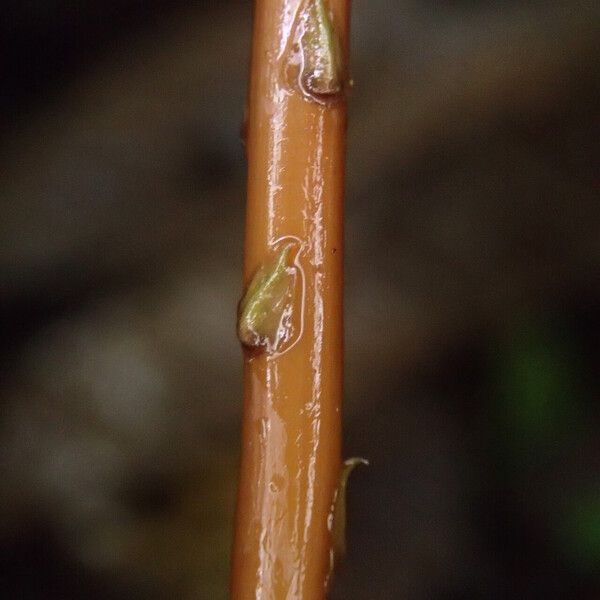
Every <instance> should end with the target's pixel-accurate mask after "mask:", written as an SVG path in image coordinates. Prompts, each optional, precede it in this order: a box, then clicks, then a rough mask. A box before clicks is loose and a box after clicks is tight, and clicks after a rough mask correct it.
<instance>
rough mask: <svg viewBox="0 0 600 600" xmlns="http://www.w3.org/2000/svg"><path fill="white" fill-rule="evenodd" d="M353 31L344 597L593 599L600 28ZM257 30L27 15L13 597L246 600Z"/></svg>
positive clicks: (7, 12)
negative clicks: (240, 318) (251, 124)
mask: <svg viewBox="0 0 600 600" xmlns="http://www.w3.org/2000/svg"><path fill="white" fill-rule="evenodd" d="M354 4H355V5H354V10H353V35H352V54H353V56H352V70H353V77H354V81H355V86H354V90H353V93H352V97H351V108H350V124H349V155H348V182H347V219H346V223H347V248H346V275H347V278H346V332H347V340H346V364H347V369H346V402H345V416H344V418H345V454H346V455H347V456H351V455H352V456H355V455H358V456H365V457H368V458H369V459H370V460H371V467H370V468H369V469H360V470H357V471H356V473H355V474H354V475H353V476H352V481H351V485H350V490H349V519H350V522H349V540H348V542H349V555H348V558H347V560H346V563H345V565H344V566H343V568H342V571H341V572H340V573H339V575H338V577H337V579H336V586H335V591H334V593H333V597H334V598H335V599H337V600H339V599H343V600H354V599H356V600H379V599H407V600H425V599H427V600H429V599H431V600H458V599H465V600H466V599H478V598H485V599H505V598H516V599H536V598H540V599H541V598H544V599H554V598H556V599H564V598H566V599H570V598H577V599H584V600H586V599H590V600H591V599H592V598H598V597H599V595H600V436H599V434H598V429H599V425H600V410H599V407H598V402H597V400H598V393H599V391H600V376H599V373H600V345H599V344H598V336H599V334H600V302H599V301H600V277H599V275H600V270H599V269H600V206H599V202H598V189H599V188H598V183H599V182H598V163H597V153H596V141H597V137H598V133H599V132H598V127H597V125H598V121H597V117H598V111H597V107H598V104H597V103H598V99H599V93H598V86H597V81H598V75H599V74H600V68H599V67H600V65H599V54H598V42H599V40H600V36H599V33H600V26H599V24H600V20H599V18H600V10H599V9H598V5H597V3H595V2H585V1H583V0H572V1H570V2H548V1H545V2H541V1H540V2H536V1H531V0H529V1H520V2H516V1H515V2H512V1H506V2H501V1H500V0H488V1H485V0H480V1H476V0H471V1H469V0H462V1H459V0H454V1H447V2H439V1H438V2H434V1H431V0H402V1H391V0H387V1H385V0H369V1H366V0H356V2H355V3H354ZM250 28H251V3H250V2H249V1H248V2H242V1H225V0H222V1H220V2H183V1H181V2H175V1H170V2H166V1H162V2H161V1H158V0H155V1H152V0H146V1H145V2H142V1H141V0H137V1H136V0H112V1H111V2H107V1H106V0H105V1H100V0H87V1H81V2H67V1H66V0H62V1H60V0H56V1H49V0H45V1H43V0H29V1H23V0H9V1H4V2H2V3H1V5H0V40H1V41H0V43H1V48H0V68H1V69H2V80H1V81H2V85H1V90H0V165H2V166H1V171H0V181H1V185H0V203H1V207H2V208H1V213H0V214H1V215H2V216H1V219H0V326H1V327H0V378H1V379H0V406H1V419H0V447H1V462H0V494H1V501H0V593H1V594H2V596H3V597H6V598H11V599H12V598H15V599H17V598H18V599H19V600H28V599H47V600H54V599H61V600H69V599H79V598H82V599H83V598H85V599H90V600H94V599H102V600H110V599H115V600H121V599H123V600H124V599H127V600H130V599H133V600H134V599H137V598H139V599H142V598H143V599H145V600H162V599H167V598H168V599H172V598H177V599H179V598H181V599H184V600H188V599H189V600H191V599H201V600H204V599H206V600H213V599H214V600H218V599H220V598H226V595H227V592H226V588H227V578H228V556H229V547H230V543H231V542H230V540H231V527H232V511H233V502H234V494H235V487H236V469H237V459H238V441H237V440H238V430H239V423H240V413H241V353H240V351H239V348H238V344H237V342H236V339H235V336H234V314H235V306H236V302H237V299H238V296H239V293H240V284H241V258H242V236H243V215H244V184H245V181H244V179H245V165H244V159H243V152H242V149H241V145H240V141H239V129H240V124H241V118H242V112H243V105H244V101H245V89H246V82H247V70H248V54H249V45H250Z"/></svg>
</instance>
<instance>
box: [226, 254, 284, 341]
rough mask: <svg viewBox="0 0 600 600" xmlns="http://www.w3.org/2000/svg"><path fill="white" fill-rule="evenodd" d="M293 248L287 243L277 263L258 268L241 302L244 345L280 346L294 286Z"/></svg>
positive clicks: (240, 314) (239, 310) (239, 331)
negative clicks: (289, 267) (291, 255)
mask: <svg viewBox="0 0 600 600" xmlns="http://www.w3.org/2000/svg"><path fill="white" fill-rule="evenodd" d="M291 247H292V244H286V245H285V246H284V247H283V248H282V249H281V251H280V252H279V254H278V255H277V257H276V258H275V260H274V261H273V262H269V263H267V264H264V265H263V266H262V267H260V269H258V271H257V272H256V273H255V275H254V277H253V278H252V280H251V281H250V284H249V285H248V288H247V290H246V293H245V294H244V297H243V298H242V299H241V301H240V304H239V307H238V337H239V339H240V341H241V342H242V344H244V346H248V347H250V348H258V347H266V348H267V349H269V350H270V349H274V348H275V347H276V346H277V342H278V341H279V338H280V335H281V333H282V332H281V329H282V318H283V315H284V312H285V310H286V307H287V306H288V304H289V298H290V292H291V288H292V285H293V274H291V273H290V272H289V269H288V266H287V259H288V254H289V252H290V249H291Z"/></svg>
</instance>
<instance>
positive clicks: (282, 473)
mask: <svg viewBox="0 0 600 600" xmlns="http://www.w3.org/2000/svg"><path fill="white" fill-rule="evenodd" d="M346 4H347V3H346V2H345V1H339V0H336V1H335V2H331V4H330V6H331V9H332V12H333V16H334V21H335V24H336V25H337V27H338V29H339V30H345V23H346V20H347V6H346ZM306 6H307V5H306V4H304V3H301V2H298V1H297V0H294V1H287V0H286V1H283V0H259V1H258V2H257V4H256V9H255V23H254V27H255V33H254V35H255V38H254V46H253V57H252V64H253V73H252V78H251V89H250V106H249V120H248V145H247V148H248V158H249V163H248V164H249V170H248V205H247V206H248V208H247V237H246V247H245V281H246V282H248V281H249V279H250V278H251V276H252V275H253V273H255V272H256V271H257V269H258V268H259V267H260V265H262V264H264V263H265V261H268V260H272V258H273V257H274V253H275V249H276V248H277V247H278V245H279V244H280V243H281V241H282V240H284V239H287V238H290V239H293V240H296V241H297V243H298V252H297V255H296V258H295V261H294V265H295V269H296V270H297V274H298V277H299V279H298V281H300V282H301V285H296V286H295V287H294V294H293V299H292V303H291V312H290V322H291V327H292V328H293V332H294V333H293V335H292V336H291V338H290V340H289V342H288V343H286V344H284V345H282V347H281V348H280V349H278V350H277V351H275V352H273V353H268V352H263V353H258V354H257V353H249V352H248V353H246V354H245V383H244V388H245V389H244V424H243V432H242V468H241V479H240V489H239V494H238V513H237V523H236V542H235V547H234V556H233V584H232V597H233V598H235V599H243V600H245V599H250V598H261V599H275V600H279V599H282V600H283V599H286V600H287V599H289V600H292V599H303V598H307V599H308V598H310V599H319V598H323V597H324V596H325V584H326V580H327V577H328V573H329V569H330V562H331V556H330V554H331V552H330V551H331V543H332V536H331V518H330V514H331V511H332V504H333V500H334V495H335V489H336V486H337V483H338V479H339V473H340V403H341V395H342V241H343V240H342V192H343V161H344V133H343V132H344V130H345V107H344V103H343V102H340V103H336V104H335V105H331V106H325V105H322V104H319V103H317V102H314V101H310V100H307V99H306V98H305V97H304V96H303V95H302V94H301V93H300V91H299V90H297V89H293V88H290V87H289V85H288V82H287V81H286V80H285V77H283V73H284V72H285V65H284V64H282V61H285V60H286V56H287V54H286V48H287V47H288V43H289V40H290V35H291V32H292V31H293V30H294V27H295V24H296V23H297V19H299V18H300V17H301V14H300V12H299V11H302V10H304V9H306Z"/></svg>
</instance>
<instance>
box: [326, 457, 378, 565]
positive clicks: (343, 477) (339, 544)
mask: <svg viewBox="0 0 600 600" xmlns="http://www.w3.org/2000/svg"><path fill="white" fill-rule="evenodd" d="M358 465H365V466H368V465H369V461H368V460H367V459H365V458H348V459H347V460H345V461H344V464H343V465H342V472H341V474H340V482H339V484H338V489H337V493H336V496H335V500H334V503H333V553H334V557H335V562H336V563H339V562H340V560H342V559H343V558H344V556H345V555H346V489H347V487H348V478H349V477H350V473H352V471H353V470H354V469H355V467H357V466H358Z"/></svg>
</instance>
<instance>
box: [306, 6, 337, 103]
mask: <svg viewBox="0 0 600 600" xmlns="http://www.w3.org/2000/svg"><path fill="white" fill-rule="evenodd" d="M301 45H302V51H303V57H304V65H303V68H302V73H301V74H300V81H301V82H302V85H303V87H304V88H305V90H306V91H307V92H308V93H309V94H311V95H314V96H316V97H331V96H335V95H337V94H339V93H340V92H341V91H342V87H343V67H342V53H341V49H340V44H339V41H338V38H337V35H336V32H335V30H334V28H333V25H332V23H331V17H330V16H329V11H328V10H327V7H326V6H325V0H309V7H308V10H307V14H306V20H305V31H304V35H303V36H302V39H301Z"/></svg>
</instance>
